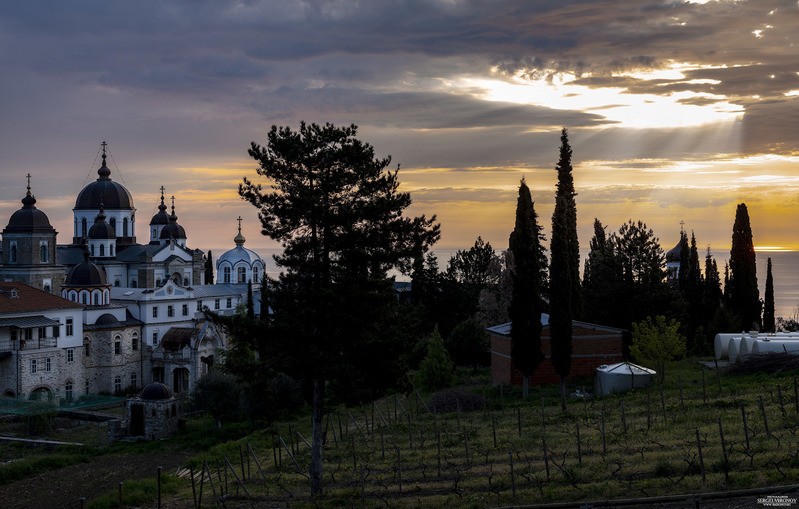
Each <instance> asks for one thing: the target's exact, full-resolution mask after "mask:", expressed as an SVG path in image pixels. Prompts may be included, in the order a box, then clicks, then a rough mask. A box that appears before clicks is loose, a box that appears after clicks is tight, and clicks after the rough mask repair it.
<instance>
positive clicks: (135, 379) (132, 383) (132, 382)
mask: <svg viewBox="0 0 799 509" xmlns="http://www.w3.org/2000/svg"><path fill="white" fill-rule="evenodd" d="M137 382H138V377H137V376H136V372H135V371H134V372H133V373H131V374H130V386H131V387H133V388H134V389H135V388H136V383H137Z"/></svg>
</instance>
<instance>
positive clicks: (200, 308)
mask: <svg viewBox="0 0 799 509" xmlns="http://www.w3.org/2000/svg"><path fill="white" fill-rule="evenodd" d="M202 310H203V301H201V300H198V301H197V311H202Z"/></svg>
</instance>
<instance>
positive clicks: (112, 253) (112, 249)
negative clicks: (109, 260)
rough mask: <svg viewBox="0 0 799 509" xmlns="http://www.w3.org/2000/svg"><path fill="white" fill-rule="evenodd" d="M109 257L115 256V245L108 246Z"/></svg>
mask: <svg viewBox="0 0 799 509" xmlns="http://www.w3.org/2000/svg"><path fill="white" fill-rule="evenodd" d="M108 256H114V245H113V244H108Z"/></svg>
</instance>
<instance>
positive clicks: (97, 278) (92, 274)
mask: <svg viewBox="0 0 799 509" xmlns="http://www.w3.org/2000/svg"><path fill="white" fill-rule="evenodd" d="M107 284H108V280H107V279H106V276H105V271H104V270H103V269H102V268H100V267H98V266H97V265H96V264H94V263H92V262H91V261H89V255H88V253H86V254H84V261H83V262H81V263H79V264H77V265H75V266H74V267H72V270H70V271H69V274H67V279H66V281H65V282H64V286H106V285H107Z"/></svg>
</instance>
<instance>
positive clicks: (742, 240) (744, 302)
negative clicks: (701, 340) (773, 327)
mask: <svg viewBox="0 0 799 509" xmlns="http://www.w3.org/2000/svg"><path fill="white" fill-rule="evenodd" d="M728 285H729V296H730V297H729V299H730V310H731V311H732V312H733V314H735V315H737V316H738V318H739V319H740V321H741V326H742V327H744V328H745V329H746V330H760V323H761V321H760V308H761V302H760V291H759V290H758V288H757V267H756V265H755V246H754V243H753V241H752V227H751V226H750V224H749V212H748V211H747V209H746V204H745V203H741V204H739V205H738V208H737V210H736V211H735V223H734V224H733V227H732V247H731V248H730V280H729V283H728Z"/></svg>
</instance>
